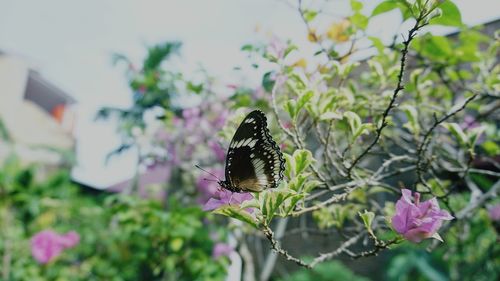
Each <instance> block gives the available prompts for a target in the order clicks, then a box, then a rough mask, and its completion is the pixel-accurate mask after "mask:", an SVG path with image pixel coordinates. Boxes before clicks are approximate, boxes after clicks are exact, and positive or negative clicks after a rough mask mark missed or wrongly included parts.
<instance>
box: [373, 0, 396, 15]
mask: <svg viewBox="0 0 500 281" xmlns="http://www.w3.org/2000/svg"><path fill="white" fill-rule="evenodd" d="M399 7H400V6H399V3H398V2H397V1H394V0H389V1H383V2H381V3H380V4H378V5H377V7H375V9H373V12H372V14H371V17H374V16H376V15H379V14H383V13H386V12H389V11H392V10H394V9H397V8H399Z"/></svg>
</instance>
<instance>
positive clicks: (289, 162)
mask: <svg viewBox="0 0 500 281" xmlns="http://www.w3.org/2000/svg"><path fill="white" fill-rule="evenodd" d="M283 156H284V157H285V176H286V177H287V178H289V179H291V178H292V176H294V175H295V174H294V173H295V160H294V159H293V157H292V156H291V155H290V154H288V153H283Z"/></svg>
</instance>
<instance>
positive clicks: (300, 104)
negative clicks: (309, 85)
mask: <svg viewBox="0 0 500 281" xmlns="http://www.w3.org/2000/svg"><path fill="white" fill-rule="evenodd" d="M313 95H314V92H313V91H306V92H305V93H303V94H302V95H300V96H299V98H298V99H297V107H296V108H295V110H296V112H295V115H296V116H297V115H298V114H299V111H300V110H301V109H302V108H303V107H304V105H306V103H307V102H309V101H310V100H311V98H312V97H313Z"/></svg>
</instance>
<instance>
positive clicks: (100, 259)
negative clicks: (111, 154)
mask: <svg viewBox="0 0 500 281" xmlns="http://www.w3.org/2000/svg"><path fill="white" fill-rule="evenodd" d="M36 174H37V167H36V166H30V167H23V166H21V165H20V163H19V161H18V160H17V159H16V158H15V157H11V158H10V159H8V161H6V163H5V165H4V166H3V167H2V168H1V169H0V195H1V196H0V218H1V219H0V229H1V231H0V253H1V254H2V256H3V257H4V263H3V266H2V267H1V268H0V276H2V278H3V279H2V280H117V281H118V280H221V279H222V278H223V276H224V275H225V267H226V266H227V261H226V260H225V258H224V257H222V258H219V259H217V260H214V259H213V258H212V247H213V246H214V242H213V241H212V240H211V238H210V237H211V236H210V233H209V231H210V228H209V227H207V226H206V225H205V222H204V221H203V219H204V217H205V215H204V213H203V212H202V211H201V210H200V208H199V207H197V206H191V207H190V206H180V205H179V203H178V201H177V200H176V199H174V198H172V199H171V200H168V201H167V202H162V201H158V200H153V199H143V198H139V197H136V196H127V195H120V194H96V193H95V192H91V191H85V190H83V189H82V188H81V187H78V186H75V185H74V184H72V183H71V182H70V180H69V175H68V171H64V170H63V171H61V172H59V173H57V174H55V175H52V176H50V177H49V178H48V179H46V180H42V181H40V180H38V179H37V177H36ZM44 229H54V230H56V231H59V232H67V231H70V230H75V231H77V232H78V233H79V235H80V237H81V241H80V243H79V244H78V245H77V246H76V247H75V248H73V249H68V250H66V251H64V252H63V254H62V255H61V256H60V257H58V258H57V259H56V260H54V261H51V262H50V263H48V264H46V265H40V264H38V263H37V262H36V261H35V260H34V259H33V258H32V257H31V252H30V242H29V239H30V237H31V236H33V234H35V233H37V232H39V231H41V230H44Z"/></svg>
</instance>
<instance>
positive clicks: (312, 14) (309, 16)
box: [304, 10, 318, 22]
mask: <svg viewBox="0 0 500 281" xmlns="http://www.w3.org/2000/svg"><path fill="white" fill-rule="evenodd" d="M317 15H318V12H316V11H312V10H305V11H304V19H305V20H306V21H307V22H311V21H312V20H314V19H315V18H316V16H317Z"/></svg>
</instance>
